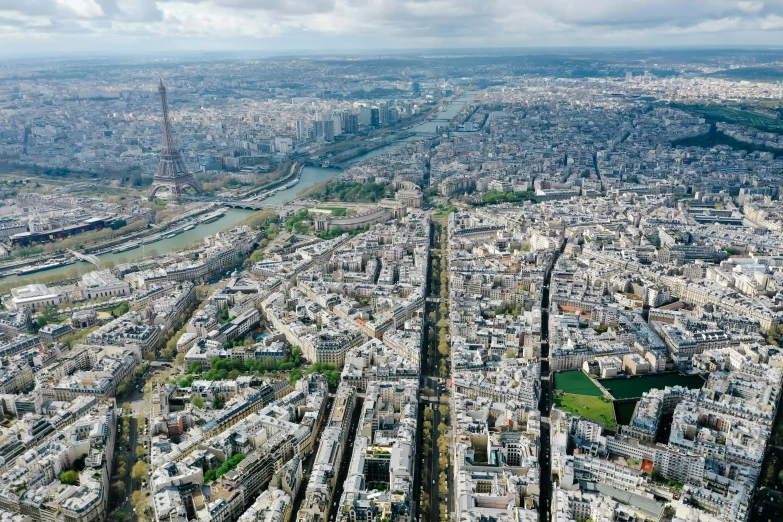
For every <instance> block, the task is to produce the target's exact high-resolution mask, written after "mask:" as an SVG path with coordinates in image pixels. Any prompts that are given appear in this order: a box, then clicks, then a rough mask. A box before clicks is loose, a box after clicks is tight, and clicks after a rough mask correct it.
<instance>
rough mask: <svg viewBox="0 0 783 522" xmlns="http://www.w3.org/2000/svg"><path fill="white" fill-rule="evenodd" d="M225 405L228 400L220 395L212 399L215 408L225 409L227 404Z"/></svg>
mask: <svg viewBox="0 0 783 522" xmlns="http://www.w3.org/2000/svg"><path fill="white" fill-rule="evenodd" d="M225 405H226V401H224V400H223V399H221V398H220V397H215V398H214V399H213V400H212V407H213V408H215V409H216V410H220V409H223V406H225Z"/></svg>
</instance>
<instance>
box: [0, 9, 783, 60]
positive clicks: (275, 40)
mask: <svg viewBox="0 0 783 522" xmlns="http://www.w3.org/2000/svg"><path fill="white" fill-rule="evenodd" d="M694 45H697V46H701V45H706V46H732V45H737V46H746V45H762V46H776V47H783V0H775V1H739V2H737V1H728V0H0V54H2V55H6V56H9V55H10V56H13V55H15V54H17V53H35V54H53V55H63V54H66V55H67V54H69V53H101V54H103V53H134V52H145V53H146V52H156V51H164V52H165V51H170V50H183V51H184V50H199V51H200V50H204V51H207V50H256V51H266V52H278V51H285V50H319V51H330V50H335V51H345V50H370V49H412V48H438V47H446V48H457V47H517V46H519V47H546V46H595V47H605V46H610V47H616V46H642V47H662V46H694Z"/></svg>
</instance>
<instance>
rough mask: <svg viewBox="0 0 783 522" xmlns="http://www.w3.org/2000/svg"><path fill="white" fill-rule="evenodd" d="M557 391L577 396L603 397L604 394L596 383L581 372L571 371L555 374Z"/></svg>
mask: <svg viewBox="0 0 783 522" xmlns="http://www.w3.org/2000/svg"><path fill="white" fill-rule="evenodd" d="M555 389H556V390H560V391H562V392H566V393H575V394H577V395H589V396H591V397H601V396H602V395H603V393H602V392H601V390H600V389H599V388H598V386H596V385H595V383H594V382H593V381H592V380H591V379H590V377H588V376H587V375H585V374H584V373H583V372H582V371H581V370H569V371H567V372H556V373H555Z"/></svg>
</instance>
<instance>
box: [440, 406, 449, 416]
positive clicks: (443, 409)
mask: <svg viewBox="0 0 783 522" xmlns="http://www.w3.org/2000/svg"><path fill="white" fill-rule="evenodd" d="M438 412H440V414H441V415H442V416H443V417H448V416H449V413H450V412H451V409H450V408H449V407H448V406H446V405H445V404H441V405H440V406H438Z"/></svg>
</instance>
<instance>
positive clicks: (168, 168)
mask: <svg viewBox="0 0 783 522" xmlns="http://www.w3.org/2000/svg"><path fill="white" fill-rule="evenodd" d="M158 94H159V95H160V104H161V107H162V108H163V147H162V148H161V150H160V163H159V164H158V170H157V172H155V176H154V177H153V179H152V186H151V187H150V194H149V199H150V200H152V199H154V198H155V194H157V193H158V191H161V190H165V191H168V193H169V195H170V197H171V198H175V199H176V198H179V197H180V196H181V195H182V194H183V193H184V190H185V188H186V187H190V188H192V189H193V190H195V191H196V192H200V190H201V188H200V187H199V186H198V183H197V182H196V179H195V178H194V177H193V174H191V173H190V172H188V168H187V167H186V166H185V162H184V161H183V160H182V154H180V152H179V149H178V148H177V142H176V140H175V139H174V130H173V129H172V128H171V120H169V102H168V99H167V98H166V88H165V87H164V86H163V80H161V81H160V86H158Z"/></svg>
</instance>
